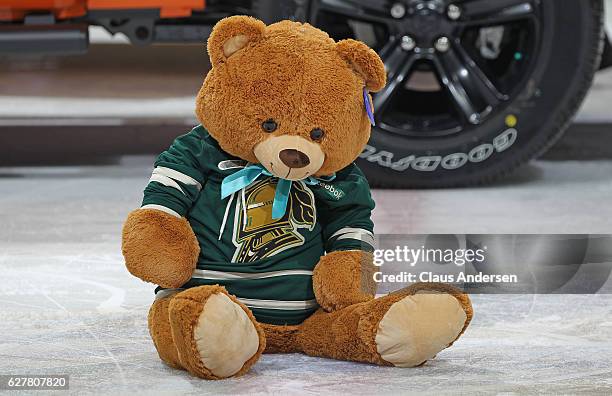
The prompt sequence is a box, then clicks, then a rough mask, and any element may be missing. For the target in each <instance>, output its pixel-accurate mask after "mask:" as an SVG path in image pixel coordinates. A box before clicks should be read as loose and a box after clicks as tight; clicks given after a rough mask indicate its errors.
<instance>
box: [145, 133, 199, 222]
mask: <svg viewBox="0 0 612 396" xmlns="http://www.w3.org/2000/svg"><path fill="white" fill-rule="evenodd" d="M205 150H206V145H205V143H204V141H203V139H202V137H201V136H200V134H199V133H198V131H197V130H195V129H194V130H192V131H191V132H190V133H188V134H186V135H183V136H180V137H178V138H177V139H176V140H175V141H174V143H172V146H171V147H170V148H169V149H168V150H167V151H164V152H163V153H162V154H160V155H159V157H157V160H156V161H155V168H154V169H153V174H152V175H151V179H150V180H149V184H148V185H147V187H146V188H145V190H144V198H143V201H142V207H141V209H157V210H161V211H164V212H166V213H169V214H172V215H174V216H177V217H182V216H185V215H186V214H187V212H188V211H189V209H190V208H191V207H192V206H193V203H194V202H195V201H196V199H197V198H198V195H199V193H200V190H201V189H202V184H203V183H204V178H205V175H204V174H203V172H202V169H203V167H202V164H201V160H202V158H205Z"/></svg>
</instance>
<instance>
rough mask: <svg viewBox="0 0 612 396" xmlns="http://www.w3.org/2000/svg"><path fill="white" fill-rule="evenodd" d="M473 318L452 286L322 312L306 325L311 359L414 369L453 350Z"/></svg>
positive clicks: (303, 338) (303, 339) (303, 337)
mask: <svg viewBox="0 0 612 396" xmlns="http://www.w3.org/2000/svg"><path fill="white" fill-rule="evenodd" d="M471 317H472V308H471V304H470V301H469V298H468V297H467V296H466V295H464V294H462V293H461V292H460V291H458V290H457V289H455V288H452V287H450V286H447V285H438V284H427V285H415V286H414V287H410V288H407V289H405V290H403V291H401V292H397V293H393V294H389V295H387V296H384V297H381V298H378V299H376V300H372V301H368V302H364V303H359V304H355V305H352V306H349V307H347V308H344V309H342V310H339V311H335V312H331V313H326V312H324V311H322V310H319V311H318V312H316V313H315V314H314V315H313V316H311V317H310V318H308V319H307V320H306V321H305V322H304V323H303V325H302V329H301V331H300V334H299V335H298V339H299V342H300V345H301V347H302V350H303V351H304V352H305V353H306V354H309V355H313V356H321V357H330V358H335V359H342V360H353V361H360V362H370V363H376V364H379V365H385V366H398V367H414V366H418V365H421V364H423V363H424V362H426V361H427V360H429V359H432V358H433V357H434V356H435V355H436V354H437V353H438V352H440V351H441V350H443V349H445V348H447V347H448V346H450V345H451V344H452V343H453V342H454V341H455V340H456V339H457V338H458V337H459V336H460V335H461V334H462V333H463V331H464V330H465V328H466V327H467V325H468V324H469V321H470V320H471Z"/></svg>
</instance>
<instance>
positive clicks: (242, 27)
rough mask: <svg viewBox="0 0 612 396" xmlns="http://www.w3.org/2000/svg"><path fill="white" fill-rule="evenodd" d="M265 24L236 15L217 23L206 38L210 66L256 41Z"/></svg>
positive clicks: (261, 33)
mask: <svg viewBox="0 0 612 396" xmlns="http://www.w3.org/2000/svg"><path fill="white" fill-rule="evenodd" d="M265 29H266V24H265V23H263V22H262V21H260V20H259V19H255V18H253V17H249V16H244V15H237V16H231V17H228V18H224V19H222V20H220V21H219V22H217V24H216V25H215V27H214V28H213V30H212V32H211V34H210V37H209V38H208V56H209V57H210V61H211V63H212V65H213V66H214V65H217V64H219V63H221V62H223V61H225V60H226V59H227V58H229V57H230V56H232V55H234V54H235V53H236V52H238V51H240V50H241V49H243V48H244V47H246V45H247V44H248V43H250V42H253V41H257V40H258V39H259V38H260V37H261V36H262V35H263V33H264V31H265Z"/></svg>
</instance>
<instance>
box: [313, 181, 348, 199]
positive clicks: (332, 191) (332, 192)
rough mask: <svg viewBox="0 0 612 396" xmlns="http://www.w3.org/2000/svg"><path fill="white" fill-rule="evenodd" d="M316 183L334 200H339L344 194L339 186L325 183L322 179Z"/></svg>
mask: <svg viewBox="0 0 612 396" xmlns="http://www.w3.org/2000/svg"><path fill="white" fill-rule="evenodd" d="M318 185H319V186H320V187H321V188H323V189H325V191H326V192H327V194H328V195H329V196H331V197H332V198H333V199H335V200H336V201H339V200H341V199H342V198H344V196H345V195H346V194H345V192H344V191H342V190H341V189H340V188H338V187H336V186H334V185H332V184H328V183H325V182H324V181H321V180H319V184H318Z"/></svg>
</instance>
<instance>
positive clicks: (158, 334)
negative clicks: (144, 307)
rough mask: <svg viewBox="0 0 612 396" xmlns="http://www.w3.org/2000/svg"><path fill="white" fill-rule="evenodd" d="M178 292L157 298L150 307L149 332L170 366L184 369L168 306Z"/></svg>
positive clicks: (162, 356)
mask: <svg viewBox="0 0 612 396" xmlns="http://www.w3.org/2000/svg"><path fill="white" fill-rule="evenodd" d="M174 295H176V294H172V295H168V296H166V297H163V298H157V299H156V300H155V301H154V302H153V305H151V309H149V318H148V321H149V334H151V339H152V340H153V344H154V345H155V349H157V353H158V354H159V358H160V359H161V360H162V361H163V362H164V363H166V364H167V365H168V366H170V367H172V368H176V369H182V368H183V367H182V366H181V361H180V359H179V356H178V351H177V349H176V346H175V345H174V340H173V339H172V330H171V328H170V316H169V313H168V308H169V306H170V301H171V300H172V297H174Z"/></svg>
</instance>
